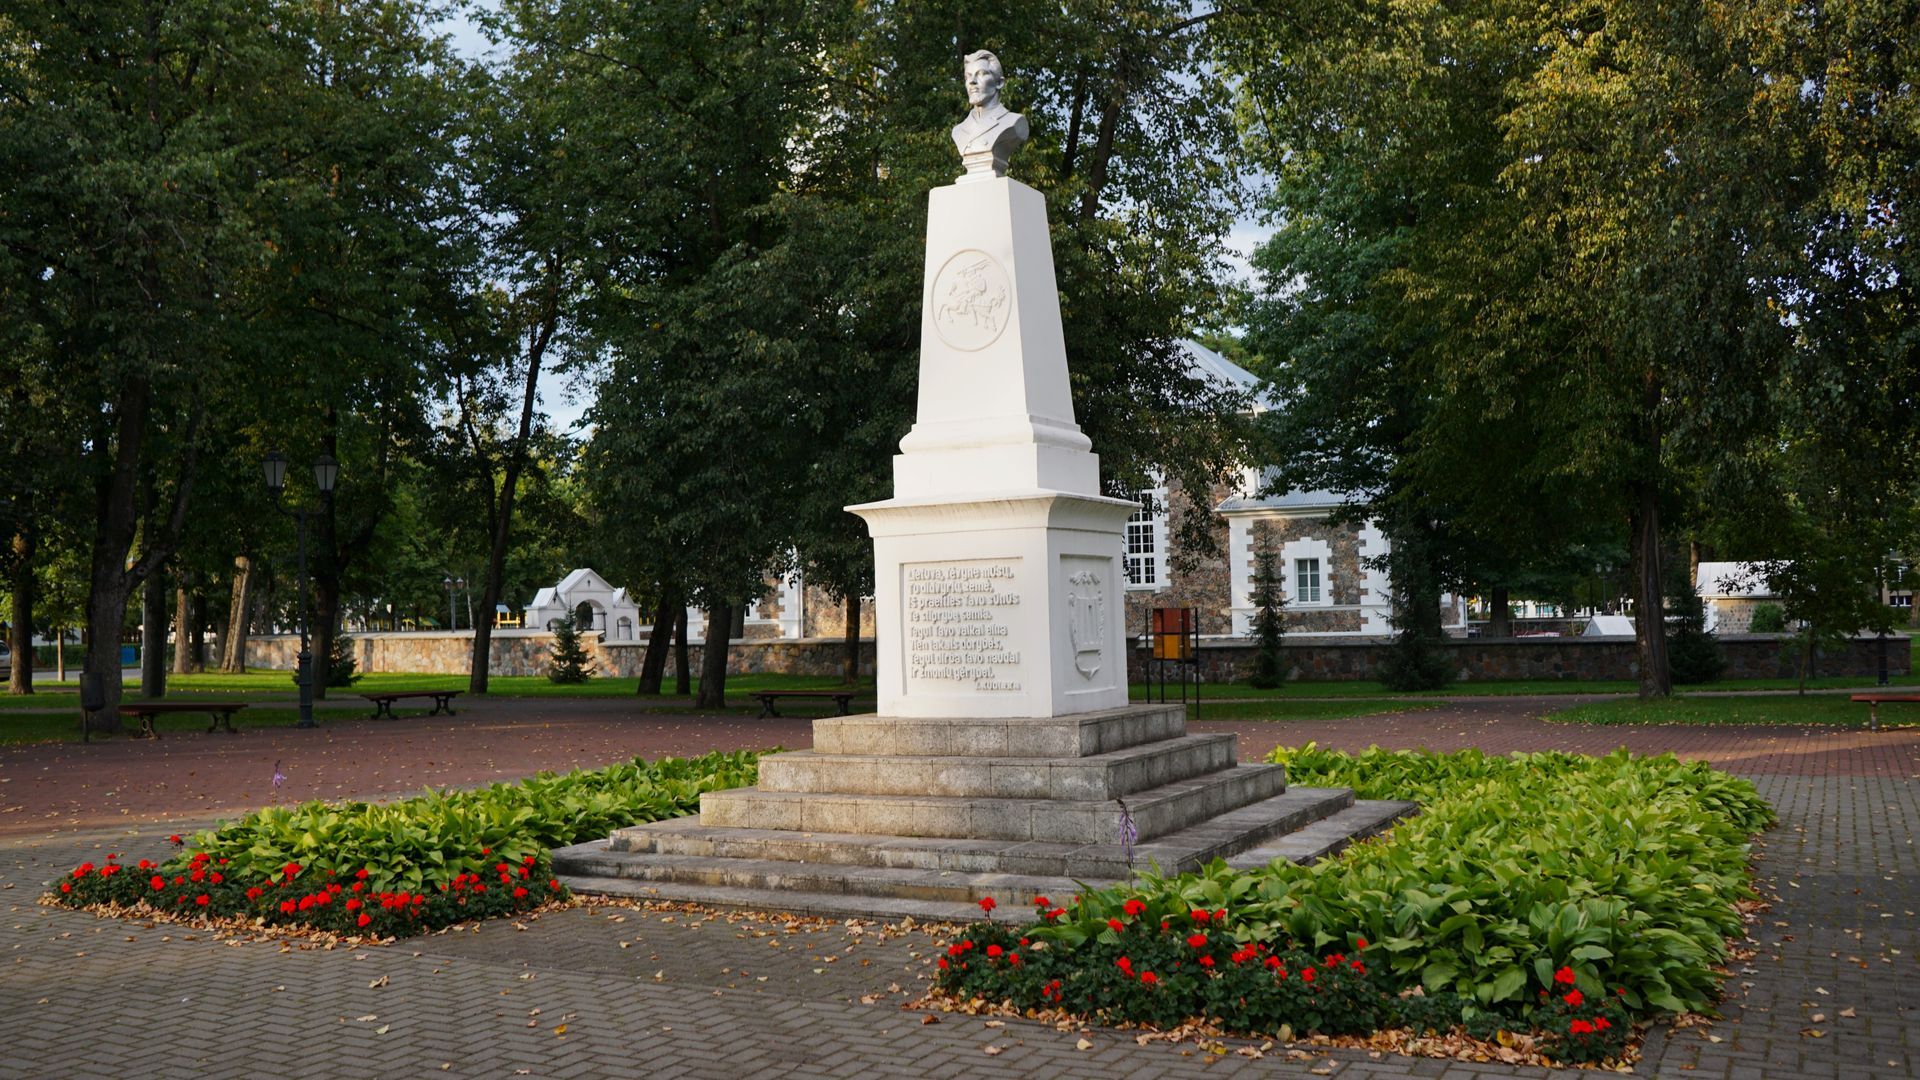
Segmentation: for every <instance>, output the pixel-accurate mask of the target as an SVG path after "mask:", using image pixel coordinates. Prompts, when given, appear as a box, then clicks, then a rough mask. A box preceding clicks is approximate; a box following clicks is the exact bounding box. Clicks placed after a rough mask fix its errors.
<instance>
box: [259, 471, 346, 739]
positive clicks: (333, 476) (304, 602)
mask: <svg viewBox="0 0 1920 1080" xmlns="http://www.w3.org/2000/svg"><path fill="white" fill-rule="evenodd" d="M261 464H262V467H263V468H264V469H265V470H266V474H267V490H268V491H271V492H273V494H274V497H275V498H276V499H278V498H279V495H280V493H281V492H282V491H284V490H286V486H287V459H286V457H285V456H284V455H283V454H281V453H280V452H279V451H278V450H276V451H273V452H272V453H270V454H268V455H267V456H266V459H265V460H264V461H263V462H262V463H261ZM339 479H340V463H339V462H337V461H335V460H333V458H332V457H331V456H329V455H327V454H321V455H320V456H319V457H317V458H314V459H313V486H314V487H316V488H318V489H320V494H321V495H322V496H323V497H324V496H328V495H332V494H333V485H334V483H335V482H336V481H338V480H339ZM280 512H281V513H283V514H287V515H289V516H290V517H292V518H293V519H294V521H296V522H298V528H297V529H296V530H295V531H296V532H297V533H298V534H299V537H300V675H299V678H298V680H296V681H297V682H298V683H299V684H300V726H301V727H303V728H310V727H316V726H317V725H316V724H315V723H314V722H313V649H312V646H311V644H310V643H309V642H308V640H307V623H308V622H309V621H310V618H311V616H310V615H309V612H308V608H309V607H310V606H311V604H312V596H311V593H310V592H309V590H308V589H307V508H306V507H304V506H296V507H294V508H293V509H292V510H288V509H286V508H285V507H281V508H280Z"/></svg>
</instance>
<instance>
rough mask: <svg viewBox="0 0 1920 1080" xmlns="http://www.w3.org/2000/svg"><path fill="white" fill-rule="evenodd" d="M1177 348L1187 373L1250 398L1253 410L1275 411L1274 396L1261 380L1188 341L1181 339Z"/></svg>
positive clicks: (1203, 347) (1218, 355) (1201, 346)
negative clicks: (1184, 362) (1245, 393)
mask: <svg viewBox="0 0 1920 1080" xmlns="http://www.w3.org/2000/svg"><path fill="white" fill-rule="evenodd" d="M1180 348H1181V349H1182V350H1184V351H1185V352H1186V354H1187V371H1188V372H1190V373H1191V374H1193V375H1197V376H1199V377H1200V378H1202V379H1205V380H1207V381H1208V382H1214V383H1220V384H1223V385H1225V386H1229V387H1232V388H1233V389H1235V390H1244V391H1246V392H1247V393H1249V394H1252V395H1253V400H1254V408H1256V409H1271V408H1273V407H1274V400H1273V395H1272V394H1271V393H1270V392H1269V390H1268V388H1267V386H1266V384H1265V383H1263V382H1261V380H1260V376H1258V375H1255V374H1254V373H1253V372H1251V371H1248V370H1247V369H1246V368H1243V367H1241V366H1240V365H1239V364H1236V363H1234V362H1233V361H1231V360H1229V359H1227V358H1226V357H1224V356H1221V355H1220V354H1219V353H1217V352H1214V351H1213V350H1212V349H1209V348H1207V347H1206V346H1205V345H1202V344H1200V343H1199V342H1197V341H1194V340H1192V339H1191V338H1181V339H1180Z"/></svg>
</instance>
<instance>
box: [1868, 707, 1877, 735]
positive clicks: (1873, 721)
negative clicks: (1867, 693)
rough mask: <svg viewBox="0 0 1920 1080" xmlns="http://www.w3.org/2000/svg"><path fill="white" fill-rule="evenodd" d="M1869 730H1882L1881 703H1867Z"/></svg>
mask: <svg viewBox="0 0 1920 1080" xmlns="http://www.w3.org/2000/svg"><path fill="white" fill-rule="evenodd" d="M1867 730H1868V731H1879V730H1880V703H1879V702H1877V701H1869V702H1867Z"/></svg>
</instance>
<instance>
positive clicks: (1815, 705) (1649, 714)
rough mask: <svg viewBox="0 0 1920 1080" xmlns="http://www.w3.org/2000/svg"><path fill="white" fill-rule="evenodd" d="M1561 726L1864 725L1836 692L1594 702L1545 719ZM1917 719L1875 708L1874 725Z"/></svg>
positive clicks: (1911, 707) (1918, 710) (1915, 713)
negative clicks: (1803, 694)
mask: <svg viewBox="0 0 1920 1080" xmlns="http://www.w3.org/2000/svg"><path fill="white" fill-rule="evenodd" d="M1547 719H1549V720H1553V721H1556V722H1559V723H1566V724H1827V725H1831V726H1834V727H1849V728H1863V727H1866V726H1867V707H1866V706H1865V705H1863V704H1858V703H1855V702H1852V701H1848V700H1847V699H1846V697H1845V696H1842V695H1837V694H1809V695H1807V696H1805V697H1801V696H1799V695H1797V694H1782V695H1779V696H1768V697H1700V696H1697V695H1692V694H1682V695H1679V696H1677V697H1672V698H1668V699H1666V700H1664V701H1659V700H1656V701H1641V700H1639V699H1638V698H1628V699H1624V700H1620V701H1596V702H1591V703H1589V704H1585V705H1575V706H1573V707H1571V708H1567V709H1561V710H1559V711H1558V712H1555V713H1552V714H1551V715H1549V716H1548V717H1547ZM1916 723H1920V703H1914V704H1897V703H1895V704H1886V705H1882V706H1880V726H1882V727H1887V726H1890V725H1894V724H1916Z"/></svg>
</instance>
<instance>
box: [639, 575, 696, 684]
mask: <svg viewBox="0 0 1920 1080" xmlns="http://www.w3.org/2000/svg"><path fill="white" fill-rule="evenodd" d="M685 606H686V605H684V604H682V603H681V602H680V597H679V595H678V594H677V593H676V592H675V591H674V590H673V589H671V588H669V587H668V586H667V584H666V583H665V582H662V583H661V584H660V603H659V604H657V605H655V607H654V609H653V629H652V630H651V631H650V632H649V633H648V634H647V653H646V656H644V657H642V658H641V660H640V686H639V688H638V690H637V691H636V693H640V694H646V695H648V696H651V697H659V696H660V682H661V680H663V679H665V678H666V675H667V651H668V650H669V649H671V648H673V627H674V620H675V619H676V618H678V617H679V615H681V614H684V613H685V611H684V609H685Z"/></svg>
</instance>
